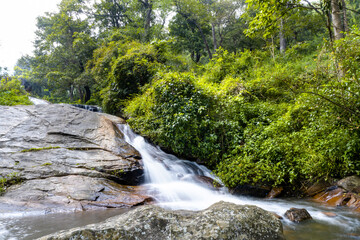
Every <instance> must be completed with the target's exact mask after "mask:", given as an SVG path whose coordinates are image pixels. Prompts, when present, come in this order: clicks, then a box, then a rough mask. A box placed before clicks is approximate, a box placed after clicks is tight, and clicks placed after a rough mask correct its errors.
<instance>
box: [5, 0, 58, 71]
mask: <svg viewBox="0 0 360 240" xmlns="http://www.w3.org/2000/svg"><path fill="white" fill-rule="evenodd" d="M60 2H61V0H0V67H2V68H4V67H7V68H8V69H9V70H10V72H12V70H13V67H14V66H15V64H16V61H17V60H18V59H19V58H21V56H23V55H26V54H28V55H32V52H33V50H34V47H33V42H34V40H35V31H36V18H37V17H38V16H43V15H44V13H45V12H55V11H56V10H57V5H58V4H59V3H60Z"/></svg>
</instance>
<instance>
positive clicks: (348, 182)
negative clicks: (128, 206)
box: [336, 176, 360, 193]
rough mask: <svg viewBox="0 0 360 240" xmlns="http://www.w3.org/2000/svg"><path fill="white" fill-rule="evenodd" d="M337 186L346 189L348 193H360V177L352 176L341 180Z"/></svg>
mask: <svg viewBox="0 0 360 240" xmlns="http://www.w3.org/2000/svg"><path fill="white" fill-rule="evenodd" d="M336 185H337V186H339V187H341V188H343V189H345V190H346V191H349V192H353V193H360V177H359V176H351V177H347V178H344V179H341V180H340V181H338V182H337V184H336Z"/></svg>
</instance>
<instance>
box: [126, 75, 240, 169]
mask: <svg viewBox="0 0 360 240" xmlns="http://www.w3.org/2000/svg"><path fill="white" fill-rule="evenodd" d="M220 98H223V101H222V100H220ZM231 104H232V105H237V104H241V100H238V101H237V102H236V103H235V100H232V102H231V101H228V100H227V99H226V97H222V96H217V95H215V94H212V93H211V92H210V91H207V90H206V89H203V88H201V87H200V86H199V85H198V84H197V83H196V78H195V77H194V76H193V75H192V74H189V73H182V74H179V73H167V74H164V75H162V76H158V79H157V80H156V81H155V82H154V83H153V84H152V85H151V86H150V87H149V88H147V89H146V91H145V92H144V93H143V94H142V95H139V96H137V97H136V98H134V99H133V100H131V101H130V102H128V105H127V108H126V109H125V111H126V113H127V116H128V117H130V119H129V120H128V122H129V123H130V125H131V126H132V127H133V128H134V129H135V130H136V131H138V132H141V133H142V134H145V135H147V136H149V137H150V138H151V139H153V140H154V141H155V142H156V143H158V144H159V145H161V146H163V147H166V148H169V149H171V150H172V151H174V152H175V153H177V154H179V155H182V156H186V157H191V158H197V159H199V160H202V161H206V162H207V164H208V165H212V164H214V163H216V161H218V160H219V159H221V158H222V155H223V154H224V153H225V152H226V151H227V150H228V149H229V148H231V147H232V146H233V145H234V144H235V143H236V144H238V143H239V142H240V140H241V136H242V133H241V132H242V127H241V124H240V122H239V121H238V120H236V121H234V119H232V118H233V117H237V118H239V117H240V115H235V114H233V113H231V112H229V110H231V109H232V108H229V106H228V105H231ZM232 110H233V111H236V109H235V108H234V109H232Z"/></svg>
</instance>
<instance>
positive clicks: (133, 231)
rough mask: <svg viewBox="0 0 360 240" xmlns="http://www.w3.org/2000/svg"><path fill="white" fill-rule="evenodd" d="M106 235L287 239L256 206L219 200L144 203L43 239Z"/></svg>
mask: <svg viewBox="0 0 360 240" xmlns="http://www.w3.org/2000/svg"><path fill="white" fill-rule="evenodd" d="M67 239H72V240H77V239H79V240H80V239H82V240H85V239H86V240H95V239H96V240H102V239H126V240H131V239H134V240H135V239H147V240H158V239H162V240H170V239H171V240H187V239H188V240H190V239H224V240H225V239H229V240H235V239H241V240H275V239H279V240H280V239H285V238H284V236H283V233H282V224H281V222H280V220H279V219H277V218H276V217H275V216H274V215H273V214H271V213H269V212H267V211H265V210H263V209H261V208H259V207H256V206H249V205H236V204H233V203H227V202H218V203H216V204H214V205H212V206H210V207H209V208H207V209H205V210H203V211H197V212H194V211H181V210H180V211H170V210H165V209H163V208H160V207H158V206H142V207H139V208H136V209H135V210H133V211H130V212H127V213H125V214H123V215H119V216H116V217H113V218H109V219H108V220H106V221H105V222H102V223H99V224H91V225H88V226H85V227H80V228H74V229H71V230H65V231H61V232H58V233H55V234H52V235H48V236H45V237H42V238H40V239H39V240H67Z"/></svg>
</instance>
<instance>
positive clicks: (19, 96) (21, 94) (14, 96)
mask: <svg viewBox="0 0 360 240" xmlns="http://www.w3.org/2000/svg"><path fill="white" fill-rule="evenodd" d="M30 104H32V103H31V102H30V100H29V98H28V94H27V93H26V91H25V90H24V87H23V86H22V85H21V81H20V80H19V79H17V78H14V77H10V76H9V74H8V73H7V71H6V69H5V70H4V71H2V68H0V105H7V106H13V105H30Z"/></svg>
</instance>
